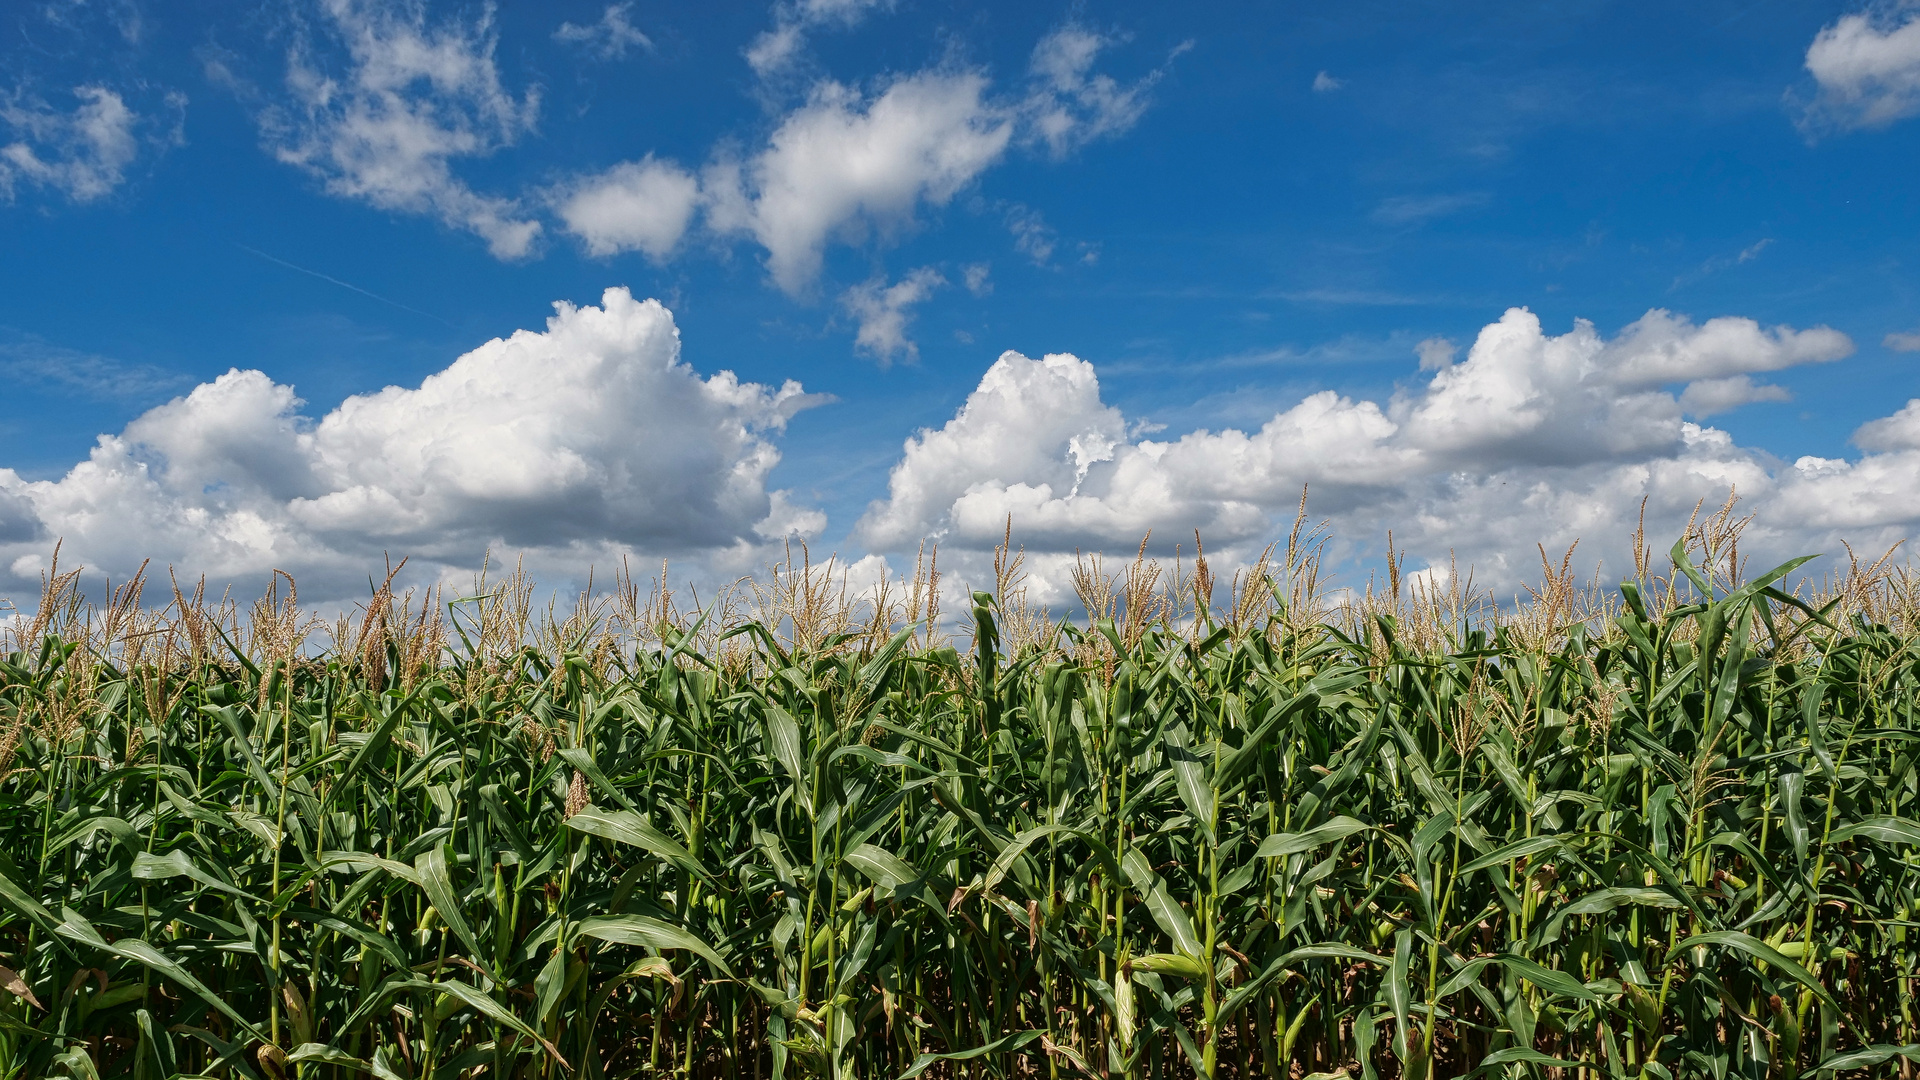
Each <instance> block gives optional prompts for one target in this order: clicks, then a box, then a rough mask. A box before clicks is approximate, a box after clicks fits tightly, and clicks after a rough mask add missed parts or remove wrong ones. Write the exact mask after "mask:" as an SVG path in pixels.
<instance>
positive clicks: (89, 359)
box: [0, 327, 193, 401]
mask: <svg viewBox="0 0 1920 1080" xmlns="http://www.w3.org/2000/svg"><path fill="white" fill-rule="evenodd" d="M0 376H3V377H4V378H6V380H7V381H9V382H20V383H32V384H35V385H38V386H42V387H45V388H47V389H49V390H52V391H54V392H56V393H60V394H65V395H69V396H74V397H84V398H89V399H92V400H94V401H124V400H130V399H139V398H153V397H158V396H160V395H163V394H170V393H172V392H174V391H177V390H180V389H183V388H185V387H186V386H187V385H188V384H190V383H191V382H192V381H193V380H192V379H190V378H189V377H187V376H185V375H182V374H180V373H179V372H176V371H168V370H166V369H164V368H160V367H155V366H154V365H152V364H129V363H127V362H125V361H122V360H115V359H113V358H111V357H106V356H101V355H99V354H97V353H89V352H82V351H80V350H78V349H69V348H67V347H65V346H63V345H55V344H53V343H52V342H50V341H47V340H46V339H45V338H42V337H39V336H38V335H35V334H28V333H24V332H22V331H18V330H11V329H6V328H3V327H0Z"/></svg>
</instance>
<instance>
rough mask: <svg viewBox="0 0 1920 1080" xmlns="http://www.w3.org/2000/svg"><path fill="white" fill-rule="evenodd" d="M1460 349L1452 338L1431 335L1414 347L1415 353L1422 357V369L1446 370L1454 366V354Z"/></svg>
mask: <svg viewBox="0 0 1920 1080" xmlns="http://www.w3.org/2000/svg"><path fill="white" fill-rule="evenodd" d="M1459 351H1460V346H1458V345H1455V344H1454V343H1453V342H1452V341H1451V340H1450V339H1448V338H1443V337H1430V338H1427V339H1425V340H1424V341H1422V342H1420V344H1418V345H1415V346H1414V347H1413V353H1414V355H1415V356H1418V357H1419V358H1420V370H1421V371H1444V370H1446V369H1447V368H1449V367H1451V366H1453V357H1454V354H1456V353H1458V352H1459Z"/></svg>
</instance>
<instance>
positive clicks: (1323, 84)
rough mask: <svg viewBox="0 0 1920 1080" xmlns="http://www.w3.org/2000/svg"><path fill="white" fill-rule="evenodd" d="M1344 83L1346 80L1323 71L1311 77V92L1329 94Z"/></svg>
mask: <svg viewBox="0 0 1920 1080" xmlns="http://www.w3.org/2000/svg"><path fill="white" fill-rule="evenodd" d="M1345 85H1346V80H1344V79H1336V78H1334V77H1333V76H1331V75H1329V74H1327V73H1326V72H1324V71H1323V72H1321V73H1320V74H1318V75H1315V76H1314V77H1313V92H1314V93H1316V94H1331V93H1333V92H1334V91H1335V90H1338V89H1340V88H1341V87H1342V86H1345Z"/></svg>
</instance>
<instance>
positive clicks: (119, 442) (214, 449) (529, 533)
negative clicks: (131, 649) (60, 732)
mask: <svg viewBox="0 0 1920 1080" xmlns="http://www.w3.org/2000/svg"><path fill="white" fill-rule="evenodd" d="M555 310H556V313H555V315H554V316H553V317H552V318H551V319H549V320H548V321H547V326H546V329H545V330H544V331H530V330H522V331H519V332H516V333H515V334H513V335H511V336H510V337H507V338H503V339H496V340H493V341H489V342H487V343H486V344H484V345H482V346H480V347H479V348H477V349H474V350H473V351H472V352H469V353H467V354H465V355H464V356H461V357H460V358H459V359H457V360H455V361H454V362H453V363H452V364H451V365H450V366H449V367H447V368H446V369H445V370H443V371H441V372H438V373H437V374H434V375H431V376H429V377H428V378H426V379H425V380H424V381H423V382H422V383H421V384H420V385H419V386H417V387H411V388H403V387H397V386H394V387H388V388H386V389H385V390H382V391H379V392H378V393H372V394H362V395H356V396H354V397H350V398H348V399H347V400H345V401H343V402H342V403H341V404H340V405H339V407H337V408H335V409H333V410H331V411H330V412H328V413H326V414H325V415H323V416H320V417H318V418H317V419H316V418H314V417H312V416H310V415H308V414H307V413H305V412H304V411H302V407H301V406H302V402H301V401H300V399H299V398H298V397H297V396H296V395H295V393H294V390H293V388H292V387H290V386H285V385H282V384H278V383H275V382H274V381H273V380H272V379H270V378H268V377H267V376H266V375H265V374H262V373H261V372H258V371H241V370H234V371H230V372H228V373H227V374H225V375H222V376H221V377H219V378H218V379H215V380H214V381H213V382H210V383H205V384H202V385H200V386H198V387H196V388H194V389H193V390H192V392H190V393H188V394H186V395H184V396H182V397H179V398H176V399H174V400H172V401H170V402H168V403H166V404H164V405H161V406H159V407H157V408H155V409H152V410H149V411H148V412H147V413H145V414H143V415H142V416H140V417H139V418H137V419H136V420H134V421H133V422H132V423H130V424H128V425H127V427H126V428H125V429H124V430H123V431H122V432H120V433H119V434H117V435H103V436H101V437H100V439H99V442H98V445H96V446H95V448H94V450H93V452H92V454H91V455H90V456H89V457H88V459H87V460H86V461H84V462H81V463H80V464H78V465H76V466H74V467H73V468H72V469H71V470H70V471H69V472H68V473H67V474H66V475H65V476H63V477H61V478H60V479H57V480H46V481H26V480H23V479H22V478H21V477H19V476H18V475H17V474H16V473H15V472H13V471H11V470H0V566H10V565H12V564H14V563H16V562H23V560H24V563H23V565H27V566H28V567H29V569H31V567H32V566H33V565H37V564H36V563H35V562H34V560H35V559H37V557H38V555H39V554H40V552H41V551H42V549H43V548H44V546H45V542H46V541H47V540H48V539H49V538H63V539H64V541H65V547H64V548H63V557H71V558H73V559H74V560H76V561H77V562H81V563H85V564H87V565H89V566H92V567H95V568H97V569H101V570H105V571H108V572H113V573H119V574H125V573H127V572H128V571H130V570H131V569H133V568H134V567H136V566H138V565H139V563H140V561H141V560H142V559H145V558H148V557H152V558H154V559H156V560H158V561H160V562H162V563H167V564H173V565H176V566H178V567H180V569H181V570H182V571H184V572H188V573H202V572H204V573H207V574H209V575H210V576H212V577H214V578H215V579H216V580H232V579H234V578H235V577H237V576H244V575H256V576H257V575H262V574H264V573H266V572H267V571H268V570H270V569H271V568H275V567H278V568H282V569H287V570H290V571H292V572H294V573H296V574H298V575H300V576H301V581H302V585H303V587H305V588H307V589H308V590H309V591H310V592H312V594H313V595H315V596H324V595H325V594H326V593H327V592H328V591H329V590H336V591H337V590H345V589H349V588H350V587H351V586H352V584H353V583H354V582H355V581H357V580H359V579H360V578H362V577H364V573H365V570H366V567H367V566H368V565H370V564H371V563H372V562H376V561H378V559H379V556H380V554H381V553H382V552H391V553H393V554H395V555H396V556H397V555H400V554H409V555H412V556H414V557H415V558H416V559H417V560H419V562H417V563H416V565H421V564H422V563H424V564H427V565H441V566H447V567H459V568H471V567H473V566H476V565H478V560H479V558H480V556H481V553H482V552H483V551H484V550H486V549H487V548H489V547H492V548H494V549H496V550H500V549H518V550H521V551H526V552H531V553H533V555H534V556H536V557H545V558H547V559H548V561H549V563H550V564H553V563H558V564H560V565H561V566H563V567H564V568H565V569H566V570H577V569H579V568H581V567H582V566H583V565H585V564H586V563H588V562H590V561H593V560H594V559H595V558H596V557H599V558H602V559H614V560H617V559H618V558H619V557H620V555H622V554H626V553H630V552H637V553H645V554H651V555H655V556H659V555H665V554H681V553H695V554H700V553H704V554H705V555H706V556H708V557H710V558H721V557H724V556H726V554H727V553H728V552H734V553H739V552H747V551H752V550H757V549H756V547H755V545H758V544H761V543H762V542H764V540H765V539H767V538H769V537H778V536H781V535H785V534H787V533H789V532H791V531H795V530H798V531H801V532H803V533H805V532H808V531H810V530H817V529H818V528H819V527H820V526H821V525H822V524H823V523H824V519H823V518H821V516H820V515H819V513H818V511H815V510H811V509H810V508H807V507H804V506H800V505H797V504H796V503H794V502H793V501H792V500H791V499H789V498H788V497H787V496H786V495H785V493H783V492H778V491H770V490H769V489H768V487H767V477H768V473H769V472H770V470H771V469H772V468H773V466H774V465H775V464H776V463H777V462H778V461H779V457H780V455H779V451H778V450H777V448H776V447H775V446H774V445H773V443H772V441H771V438H772V436H773V435H774V434H776V433H778V432H779V431H780V430H781V429H782V428H783V427H784V425H785V424H786V422H787V420H788V418H789V417H791V416H792V415H793V414H794V413H795V412H796V411H798V410H800V409H802V408H805V407H807V406H809V405H811V404H814V403H816V402H817V400H818V399H817V398H815V397H813V396H810V395H807V394H805V393H804V392H803V391H802V390H801V388H800V386H799V385H798V384H797V383H793V382H788V383H786V384H785V385H784V386H781V387H779V388H772V387H767V386H761V385H758V384H754V383H745V382H741V381H740V380H739V379H738V378H736V377H735V376H734V375H733V374H732V373H731V372H724V371H723V372H720V373H719V374H716V375H712V376H707V377H702V376H700V375H698V374H697V373H695V372H694V371H693V369H692V368H690V367H689V366H687V365H686V364H685V363H683V362H682V361H681V359H680V342H679V333H678V331H677V330H676V328H675V326H674V323H673V317H672V315H671V314H670V313H669V312H668V311H667V310H666V309H665V308H664V307H662V306H661V305H660V304H659V303H657V302H655V301H652V300H648V301H638V300H635V299H634V298H633V297H632V295H631V294H629V293H628V292H627V290H626V289H624V288H616V289H609V290H607V292H606V293H605V295H604V296H603V297H602V298H601V305H600V306H599V307H575V306H574V305H572V304H567V303H560V304H556V305H555ZM15 573H16V576H24V575H25V573H26V572H25V571H16V572H15ZM16 584H24V583H21V582H16Z"/></svg>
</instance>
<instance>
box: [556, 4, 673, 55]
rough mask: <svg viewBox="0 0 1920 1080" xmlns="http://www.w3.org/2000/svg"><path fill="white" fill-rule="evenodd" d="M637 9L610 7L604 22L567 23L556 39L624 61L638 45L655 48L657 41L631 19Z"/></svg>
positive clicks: (617, 5) (557, 33) (627, 5)
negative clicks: (582, 24) (628, 53)
mask: <svg viewBox="0 0 1920 1080" xmlns="http://www.w3.org/2000/svg"><path fill="white" fill-rule="evenodd" d="M632 10H633V5H632V4H630V3H629V4H609V5H607V10H606V11H605V12H604V13H603V14H602V15H601V16H600V21H599V22H596V23H588V24H587V25H585V26H581V25H580V24H578V23H570V22H563V23H561V24H560V29H558V30H555V31H554V32H553V40H555V41H559V42H564V43H566V44H568V45H579V46H581V47H582V48H584V49H586V50H587V51H588V52H590V53H592V54H593V55H594V56H597V57H599V58H600V59H602V60H622V59H625V58H626V55H627V50H628V49H630V48H632V47H634V46H636V45H638V46H639V47H640V48H642V49H651V48H653V39H651V38H649V37H647V35H645V34H643V33H641V32H640V28H639V27H637V26H635V25H633V22H632V21H631V20H629V19H628V18H627V13H628V12H630V11H632Z"/></svg>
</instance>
